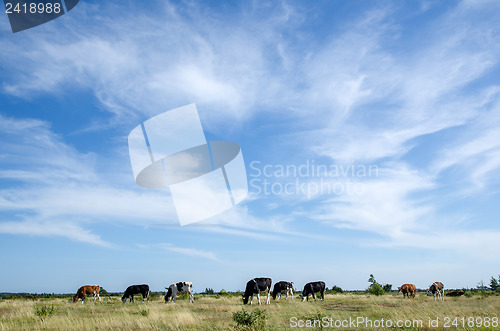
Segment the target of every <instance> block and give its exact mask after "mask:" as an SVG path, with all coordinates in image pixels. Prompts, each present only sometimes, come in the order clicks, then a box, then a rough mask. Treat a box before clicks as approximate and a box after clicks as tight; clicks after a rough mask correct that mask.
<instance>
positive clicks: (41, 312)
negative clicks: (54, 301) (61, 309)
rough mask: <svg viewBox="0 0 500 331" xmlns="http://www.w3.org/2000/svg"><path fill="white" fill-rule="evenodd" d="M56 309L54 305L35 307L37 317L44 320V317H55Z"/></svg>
mask: <svg viewBox="0 0 500 331" xmlns="http://www.w3.org/2000/svg"><path fill="white" fill-rule="evenodd" d="M54 312H55V309H54V305H51V306H50V307H49V306H41V307H35V315H36V316H38V317H40V318H41V319H42V320H43V318H44V317H50V316H52V315H54Z"/></svg>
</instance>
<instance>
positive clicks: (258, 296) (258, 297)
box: [257, 293, 261, 305]
mask: <svg viewBox="0 0 500 331" xmlns="http://www.w3.org/2000/svg"><path fill="white" fill-rule="evenodd" d="M257 301H259V305H260V304H261V303H260V293H257Z"/></svg>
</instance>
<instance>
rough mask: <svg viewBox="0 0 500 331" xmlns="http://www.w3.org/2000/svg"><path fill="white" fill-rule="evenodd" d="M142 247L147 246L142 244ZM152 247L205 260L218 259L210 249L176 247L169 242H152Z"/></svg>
mask: <svg viewBox="0 0 500 331" xmlns="http://www.w3.org/2000/svg"><path fill="white" fill-rule="evenodd" d="M142 247H148V246H144V245H142ZM151 247H153V248H160V249H164V250H166V251H169V252H173V253H177V254H181V255H186V256H190V257H201V258H204V259H207V260H212V261H218V259H217V256H216V255H215V253H213V252H210V251H205V250H201V249H197V248H186V247H178V246H175V245H173V244H171V243H161V244H154V245H151Z"/></svg>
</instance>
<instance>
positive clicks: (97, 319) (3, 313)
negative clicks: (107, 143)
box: [0, 293, 500, 330]
mask: <svg viewBox="0 0 500 331" xmlns="http://www.w3.org/2000/svg"><path fill="white" fill-rule="evenodd" d="M254 303H255V301H254ZM52 307H53V309H52ZM242 309H243V310H244V311H246V312H248V313H252V312H255V311H257V310H258V309H261V310H263V311H265V313H264V314H265V317H266V318H265V326H264V328H265V329H267V330H285V329H290V328H291V327H293V328H294V329H298V328H299V327H300V326H311V327H307V328H305V329H309V330H312V329H320V328H321V327H322V326H323V327H324V329H339V330H357V329H393V330H400V329H406V330H422V329H424V330H442V329H446V330H449V329H457V328H458V329H467V330H471V329H474V330H482V329H484V330H499V329H500V327H498V324H495V322H494V321H495V318H496V321H498V319H497V318H498V317H500V296H489V297H483V296H478V295H477V296H473V297H463V296H462V297H459V298H446V301H444V302H434V301H433V299H432V297H428V296H426V295H425V294H417V296H416V298H414V299H403V297H402V296H401V295H396V294H388V295H382V296H378V297H377V296H373V295H366V294H352V293H350V294H330V295H327V296H326V298H325V301H319V300H318V301H309V302H300V300H299V299H298V298H297V296H296V297H295V299H294V300H293V301H292V300H290V299H289V300H288V301H285V300H281V301H273V300H271V304H270V305H262V306H258V305H253V306H243V305H242V302H241V298H240V297H239V296H236V295H235V296H232V297H228V296H213V295H211V296H202V295H195V303H194V304H190V303H189V301H188V300H185V299H184V300H177V303H176V304H174V303H169V304H165V303H163V301H162V299H160V298H157V299H155V300H154V301H150V303H149V304H142V303H141V300H137V298H136V302H135V303H132V304H130V303H128V302H127V304H123V303H122V302H121V301H120V299H119V298H118V297H105V298H103V300H102V301H101V302H96V303H94V302H92V301H91V300H89V302H87V303H86V304H84V305H82V304H81V303H72V302H71V300H70V299H59V298H57V299H39V300H37V301H32V300H26V299H8V300H0V329H1V330H33V329H35V330H38V329H43V330H90V329H94V330H96V329H105V330H140V329H153V330H227V329H245V328H246V329H249V328H248V327H242V326H238V325H237V323H236V322H235V321H234V320H233V313H235V312H241V311H242ZM330 318H331V320H330ZM437 318H438V319H439V320H438V323H439V324H438V325H437V327H435V326H436V325H431V326H429V320H433V321H435V320H436V319H437ZM455 318H457V319H455ZM462 318H463V320H462ZM469 318H474V320H473V322H472V320H471V319H469ZM315 320H317V321H316V322H314V321H315ZM382 320H383V322H382ZM358 321H362V322H360V324H356V325H354V324H352V323H354V322H358ZM370 321H371V322H370ZM398 321H401V322H400V323H405V324H406V327H405V325H404V324H400V325H399V326H398V325H396V323H398ZM418 321H421V324H420V323H419V322H418ZM446 321H449V323H448V326H449V328H445V324H444V323H445V322H446ZM486 321H490V322H489V323H487V322H486ZM320 322H321V323H320ZM306 323H307V324H306ZM314 323H316V325H314ZM342 323H343V325H342ZM366 323H368V324H366ZM370 323H372V324H371V325H370ZM377 323H378V324H377ZM381 323H383V324H381ZM388 323H392V327H391V328H389V327H388ZM480 323H481V326H480V325H479V324H480ZM497 323H498V322H497ZM410 324H412V325H410ZM485 324H487V326H489V327H485V326H484V325H485ZM382 326H383V327H382Z"/></svg>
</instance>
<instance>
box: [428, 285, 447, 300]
mask: <svg viewBox="0 0 500 331" xmlns="http://www.w3.org/2000/svg"><path fill="white" fill-rule="evenodd" d="M431 294H432V295H433V296H434V301H436V297H437V299H438V300H439V297H441V300H443V301H444V285H443V283H441V282H434V283H432V285H431V286H430V287H429V289H428V290H427V295H431Z"/></svg>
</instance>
